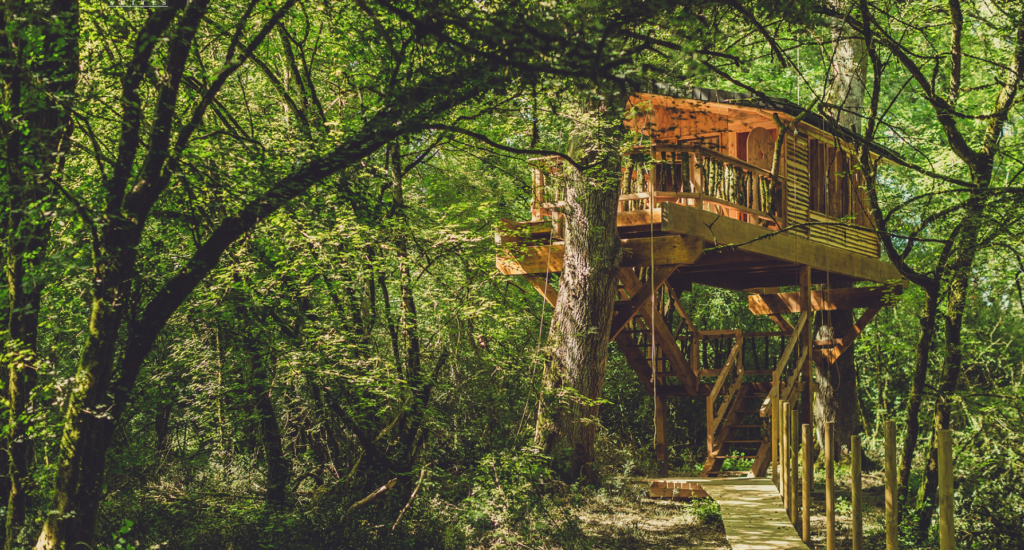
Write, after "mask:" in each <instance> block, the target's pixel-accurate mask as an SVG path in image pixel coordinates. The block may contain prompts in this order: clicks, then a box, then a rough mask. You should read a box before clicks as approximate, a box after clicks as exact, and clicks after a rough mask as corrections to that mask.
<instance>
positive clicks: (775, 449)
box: [772, 377, 782, 491]
mask: <svg viewBox="0 0 1024 550" xmlns="http://www.w3.org/2000/svg"><path fill="white" fill-rule="evenodd" d="M776 378H777V377H776ZM774 387H778V382H776V384H775V386H774ZM776 391H777V392H779V395H781V391H782V390H781V389H779V390H776ZM781 414H782V412H781V411H780V409H779V397H778V395H776V396H775V398H774V399H772V481H774V482H775V486H776V487H778V488H779V490H780V491H781V490H782V482H781V481H779V415H781Z"/></svg>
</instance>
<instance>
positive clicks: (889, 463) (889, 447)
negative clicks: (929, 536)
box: [885, 420, 900, 550]
mask: <svg viewBox="0 0 1024 550" xmlns="http://www.w3.org/2000/svg"><path fill="white" fill-rule="evenodd" d="M896 494H897V493H896V423H895V422H893V421H892V420H886V421H885V549H886V550H896V549H897V548H899V547H900V539H899V525H898V524H897V519H896V518H897V517H898V515H897V508H896V507H897V506H898V505H899V503H898V502H897V501H896V499H897V496H896Z"/></svg>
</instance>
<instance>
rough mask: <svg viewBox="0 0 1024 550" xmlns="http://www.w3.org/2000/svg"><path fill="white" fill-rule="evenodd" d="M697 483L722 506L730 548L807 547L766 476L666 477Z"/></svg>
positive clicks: (781, 549)
mask: <svg viewBox="0 0 1024 550" xmlns="http://www.w3.org/2000/svg"><path fill="white" fill-rule="evenodd" d="M658 481H673V482H683V483H699V484H700V486H701V487H702V488H703V489H704V490H705V491H706V492H707V493H708V495H709V496H710V497H711V498H713V499H715V502H717V503H718V504H719V506H720V507H721V509H722V523H724V524H725V536H726V538H727V539H728V540H729V544H730V545H732V548H733V550H809V549H808V547H807V545H806V544H804V543H803V542H802V541H801V540H800V535H799V534H797V532H796V529H794V528H793V525H792V524H791V523H790V522H789V518H788V517H787V516H786V510H785V509H784V508H783V507H782V498H781V497H780V496H779V491H778V489H776V488H775V484H774V483H772V481H771V480H770V479H768V478H763V477H755V478H747V477H741V478H735V477H734V478H729V477H725V478H692V479H691V478H685V479H684V478H666V479H659V480H658Z"/></svg>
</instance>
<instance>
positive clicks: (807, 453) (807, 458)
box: [802, 424, 814, 544]
mask: <svg viewBox="0 0 1024 550" xmlns="http://www.w3.org/2000/svg"><path fill="white" fill-rule="evenodd" d="M803 428H804V433H803V436H804V441H803V445H804V448H803V450H804V459H803V460H804V479H803V482H804V486H803V492H804V495H803V496H804V498H803V508H804V509H803V514H802V515H803V520H804V521H803V541H804V542H805V543H808V544H810V542H811V491H812V490H813V489H814V469H813V464H811V447H813V446H814V443H813V441H812V439H811V437H813V436H812V434H813V433H814V432H813V431H811V425H810V424H804V426H803Z"/></svg>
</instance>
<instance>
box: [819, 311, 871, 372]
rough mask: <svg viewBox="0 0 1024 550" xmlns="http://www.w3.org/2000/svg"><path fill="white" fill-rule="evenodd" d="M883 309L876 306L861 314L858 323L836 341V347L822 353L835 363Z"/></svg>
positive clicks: (830, 362) (831, 362) (830, 361)
mask: <svg viewBox="0 0 1024 550" xmlns="http://www.w3.org/2000/svg"><path fill="white" fill-rule="evenodd" d="M881 309H882V306H875V307H873V308H870V309H868V310H867V311H865V312H864V314H863V315H861V316H860V319H858V320H857V323H856V324H855V325H853V327H852V328H851V329H850V330H849V331H848V332H847V333H846V334H844V335H843V337H842V338H840V339H839V340H838V341H837V342H836V345H835V346H834V347H832V348H830V349H823V350H821V353H822V355H823V356H824V358H825V359H826V360H827V361H828V362H829V364H835V362H836V359H839V356H841V355H842V354H844V353H846V350H848V349H850V346H852V345H853V341H854V340H856V339H857V337H858V336H860V333H862V332H864V329H865V328H867V326H868V323H870V322H871V321H872V320H873V319H874V318H875V315H878V312H879V311H880V310H881ZM819 341H820V340H816V341H815V343H817V342H819Z"/></svg>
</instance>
